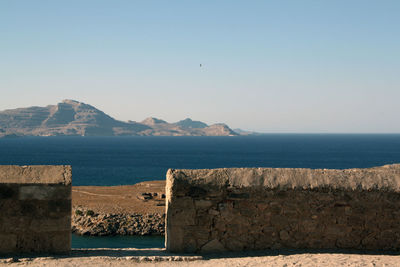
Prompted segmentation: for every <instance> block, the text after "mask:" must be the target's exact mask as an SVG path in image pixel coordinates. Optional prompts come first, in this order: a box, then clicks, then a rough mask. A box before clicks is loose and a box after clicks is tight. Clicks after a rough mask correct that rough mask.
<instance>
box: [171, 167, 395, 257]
mask: <svg viewBox="0 0 400 267" xmlns="http://www.w3.org/2000/svg"><path fill="white" fill-rule="evenodd" d="M166 194H167V220H166V224H167V229H166V247H167V250H169V251H171V252H217V251H224V250H230V251H241V250H261V249H269V248H272V249H274V248H351V249H373V250H376V249H383V250H398V249H399V248H400V165H387V166H383V167H377V168H370V169H348V170H327V169H324V170H311V169H272V168H247V169H246V168H245V169H243V168H241V169H239V168H238V169H214V170H169V171H168V173H167V186H166Z"/></svg>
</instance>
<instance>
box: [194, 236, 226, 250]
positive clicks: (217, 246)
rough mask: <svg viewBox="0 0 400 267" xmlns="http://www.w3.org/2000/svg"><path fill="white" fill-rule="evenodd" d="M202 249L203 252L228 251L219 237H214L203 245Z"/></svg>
mask: <svg viewBox="0 0 400 267" xmlns="http://www.w3.org/2000/svg"><path fill="white" fill-rule="evenodd" d="M200 251H201V252H203V253H210V252H214V253H215V252H223V251H226V248H225V247H224V245H222V244H221V242H219V241H218V240H217V239H213V240H211V241H210V242H208V243H207V244H205V245H204V246H202V247H201V250H200Z"/></svg>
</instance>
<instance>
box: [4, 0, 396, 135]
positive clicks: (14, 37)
mask: <svg viewBox="0 0 400 267" xmlns="http://www.w3.org/2000/svg"><path fill="white" fill-rule="evenodd" d="M399 14H400V1H397V0H393V1H385V0H380V1H378V0H376V1H367V0H357V1H356V0H343V1H341V0H335V1H322V0H321V1H317V0H314V1H307V0H302V1H298V0H293V1H284V0H283V1H278V0H276V1H267V0H264V1H234V0H229V1H205V0H202V1H173V0H170V1H164V0H163V1H161V0H160V1H151V0H146V1H133V0H132V1H131V0H129V1H128V0H126V1H119V0H109V1H101V0H92V1H91V0H76V1H75V0H68V1H54V0H47V1H40V0H36V1H31V0H26V1H15V0H3V1H1V2H0V90H1V98H0V110H4V109H8V108H16V107H25V106H33V105H38V106H44V105H47V104H55V103H57V102H60V101H61V100H62V99H65V98H68V99H75V100H78V101H82V102H85V103H89V104H92V105H94V106H96V107H98V108H99V109H101V110H103V111H105V112H106V113H108V114H110V115H111V116H113V117H115V118H117V119H121V120H135V121H141V120H143V119H144V118H145V117H148V116H154V117H158V118H162V119H165V120H167V121H169V122H174V121H177V120H180V119H183V118H186V117H191V118H193V119H196V120H202V121H204V122H206V123H210V124H211V123H216V122H225V123H227V124H228V125H230V126H231V127H232V128H236V127H240V128H243V129H248V130H256V131H261V132H322V133H324V132H341V133H343V132H345V133H346V132H348V133H353V132H388V133H389V132H392V133H393V132H396V133H400V119H399V114H400V15H399ZM199 64H202V65H203V67H201V68H200V66H199Z"/></svg>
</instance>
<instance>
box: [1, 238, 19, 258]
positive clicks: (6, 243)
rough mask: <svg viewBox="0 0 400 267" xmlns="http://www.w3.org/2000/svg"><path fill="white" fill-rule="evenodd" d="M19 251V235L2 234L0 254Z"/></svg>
mask: <svg viewBox="0 0 400 267" xmlns="http://www.w3.org/2000/svg"><path fill="white" fill-rule="evenodd" d="M16 251H17V235H15V234H7V233H0V254H5V253H13V252H16Z"/></svg>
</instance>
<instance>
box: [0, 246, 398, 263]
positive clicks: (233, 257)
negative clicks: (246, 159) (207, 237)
mask: <svg viewBox="0 0 400 267" xmlns="http://www.w3.org/2000/svg"><path fill="white" fill-rule="evenodd" d="M0 265H1V266H24V265H29V266H54V267H60V266H194V267H196V266H210V267H216V266H229V267H234V266H286V267H287V266H400V255H390V254H382V255H379V254H354V253H351V252H342V253H336V252H335V253H328V252H315V253H306V252H301V251H297V252H295V251H268V252H257V253H225V254H219V255H203V256H199V255H176V254H169V253H167V252H166V251H165V250H164V249H90V250H83V249H78V250H73V251H72V253H71V255H69V256H61V257H54V256H51V257H49V256H47V257H46V256H43V257H35V258H30V257H20V258H0Z"/></svg>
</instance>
